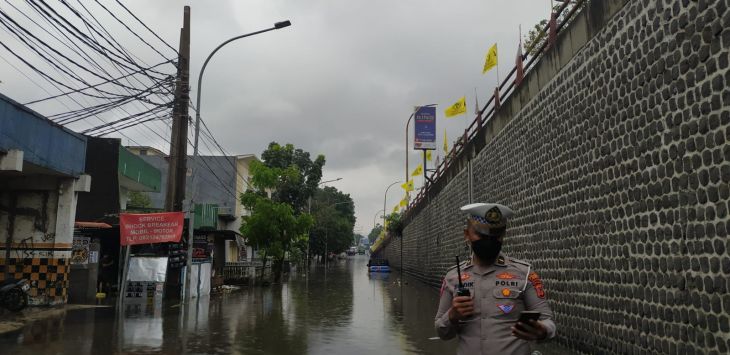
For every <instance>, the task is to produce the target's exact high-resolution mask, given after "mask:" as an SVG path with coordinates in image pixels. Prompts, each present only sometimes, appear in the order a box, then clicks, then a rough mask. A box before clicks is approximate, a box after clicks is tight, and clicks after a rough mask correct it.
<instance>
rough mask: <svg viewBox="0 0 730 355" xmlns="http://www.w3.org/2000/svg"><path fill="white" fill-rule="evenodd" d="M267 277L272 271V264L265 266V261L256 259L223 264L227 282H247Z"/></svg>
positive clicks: (224, 277)
mask: <svg viewBox="0 0 730 355" xmlns="http://www.w3.org/2000/svg"><path fill="white" fill-rule="evenodd" d="M262 273H263V276H264V277H266V275H267V274H270V273H271V266H270V265H268V264H267V265H266V268H264V266H263V261H262V260H260V259H254V260H252V261H239V262H229V263H225V265H224V266H223V282H225V283H245V282H249V281H253V280H256V279H257V278H261V276H262Z"/></svg>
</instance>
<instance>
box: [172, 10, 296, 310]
mask: <svg viewBox="0 0 730 355" xmlns="http://www.w3.org/2000/svg"><path fill="white" fill-rule="evenodd" d="M289 26H291V22H290V21H289V20H286V21H281V22H277V23H275V24H274V27H271V28H267V29H264V30H260V31H256V32H251V33H247V34H244V35H240V36H236V37H233V38H231V39H229V40H227V41H225V42H223V43H221V44H220V45H218V47H216V48H215V49H214V50H213V51H212V52H211V53H210V54H209V55H208V57H207V58H205V62H203V67H202V68H201V69H200V73H199V74H198V92H197V93H196V96H197V98H196V100H195V140H194V142H193V162H194V163H197V162H198V161H197V160H198V138H199V137H200V111H201V108H200V98H201V96H202V95H201V94H202V89H203V73H205V68H206V67H207V66H208V62H209V61H210V58H212V57H213V55H214V54H215V53H216V52H218V50H219V49H221V48H222V47H223V46H225V45H226V44H228V43H231V42H233V41H235V40H237V39H241V38H246V37H250V36H254V35H257V34H260V33H264V32H269V31H273V30H278V29H281V28H284V27H289ZM184 104H185V105H187V103H184ZM191 171H192V174H191V175H192V176H191V178H190V183H191V185H192V190H191V194H190V203H189V205H188V208H189V209H190V218H189V220H188V257H187V260H186V265H185V285H184V287H183V293H184V294H185V302H188V301H189V300H190V292H189V290H188V288H189V287H190V273H191V272H192V262H193V234H194V231H193V227H194V222H193V218H194V216H195V212H194V211H195V206H194V201H195V190H196V189H195V173H194V171H195V165H192V166H191Z"/></svg>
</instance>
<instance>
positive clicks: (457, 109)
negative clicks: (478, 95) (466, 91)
mask: <svg viewBox="0 0 730 355" xmlns="http://www.w3.org/2000/svg"><path fill="white" fill-rule="evenodd" d="M462 113H466V96H462V97H461V98H460V99H459V101H456V103H455V104H453V105H451V106H449V108H447V109H446V111H444V114H445V115H446V117H453V116H456V115H460V114H462Z"/></svg>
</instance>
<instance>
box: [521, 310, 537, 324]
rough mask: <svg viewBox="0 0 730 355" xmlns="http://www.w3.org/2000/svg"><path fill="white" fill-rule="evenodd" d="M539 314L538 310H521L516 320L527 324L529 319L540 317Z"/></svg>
mask: <svg viewBox="0 0 730 355" xmlns="http://www.w3.org/2000/svg"><path fill="white" fill-rule="evenodd" d="M540 315H541V313H540V312H535V311H523V312H522V313H520V318H519V319H518V320H517V322H519V323H522V324H527V325H529V324H530V321H531V320H538V319H540Z"/></svg>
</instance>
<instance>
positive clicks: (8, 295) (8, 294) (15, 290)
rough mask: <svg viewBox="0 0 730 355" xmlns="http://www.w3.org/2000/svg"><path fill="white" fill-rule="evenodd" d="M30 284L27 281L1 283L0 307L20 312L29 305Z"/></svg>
mask: <svg viewBox="0 0 730 355" xmlns="http://www.w3.org/2000/svg"><path fill="white" fill-rule="evenodd" d="M28 290H30V283H29V282H28V280H26V279H22V280H13V279H10V280H5V281H3V282H0V305H1V306H3V307H5V308H7V309H8V310H11V311H13V312H18V311H20V310H22V309H23V308H25V307H26V306H27V305H28Z"/></svg>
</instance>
